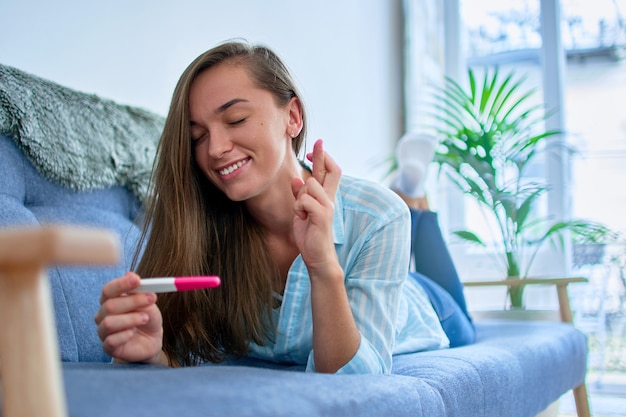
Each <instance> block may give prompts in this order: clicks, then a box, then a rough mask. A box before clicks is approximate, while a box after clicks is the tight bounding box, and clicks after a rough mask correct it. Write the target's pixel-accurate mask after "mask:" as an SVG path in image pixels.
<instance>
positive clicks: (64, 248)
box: [0, 226, 120, 417]
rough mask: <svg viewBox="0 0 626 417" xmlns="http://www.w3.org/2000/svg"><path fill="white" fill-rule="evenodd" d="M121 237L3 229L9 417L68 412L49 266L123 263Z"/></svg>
mask: <svg viewBox="0 0 626 417" xmlns="http://www.w3.org/2000/svg"><path fill="white" fill-rule="evenodd" d="M119 255H120V249H119V243H118V241H117V237H116V236H115V235H113V234H111V233H109V232H108V231H103V230H97V229H86V228H77V227H62V226H58V227H43V228H41V227H37V228H34V227H31V228H15V229H5V230H3V231H0V329H2V330H1V331H2V334H1V337H0V360H1V361H2V362H1V367H0V376H1V377H2V399H3V413H2V415H3V416H5V417H17V416H35V415H46V416H55V417H56V416H65V415H67V409H66V405H65V393H64V391H63V384H62V378H61V370H60V359H59V352H58V341H57V335H56V331H55V323H54V313H53V307H52V303H51V296H50V288H49V283H48V280H47V276H46V268H47V267H48V266H51V265H83V264H89V265H109V264H114V263H116V262H118V260H119Z"/></svg>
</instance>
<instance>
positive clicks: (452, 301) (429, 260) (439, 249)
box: [410, 209, 476, 347]
mask: <svg viewBox="0 0 626 417" xmlns="http://www.w3.org/2000/svg"><path fill="white" fill-rule="evenodd" d="M410 210H411V254H412V257H413V265H414V268H415V271H412V272H411V273H410V275H411V276H412V277H413V278H414V279H415V280H417V281H418V282H419V283H420V284H421V285H422V287H423V288H424V290H425V291H426V292H427V293H428V296H429V298H430V301H431V303H432V305H433V307H434V309H435V312H436V313H437V315H438V317H439V321H440V323H441V327H442V328H443V330H444V331H445V332H446V335H447V336H448V339H450V347H457V346H463V345H467V344H470V343H473V342H474V340H475V338H476V335H475V330H474V325H473V323H472V318H471V316H470V314H469V313H468V311H467V306H466V302H465V294H464V293H463V284H462V283H461V280H460V279H459V275H458V273H457V271H456V268H455V266H454V262H453V260H452V257H451V256H450V252H448V248H447V246H446V243H445V241H444V240H443V236H442V234H441V229H440V228H439V221H438V219H437V213H435V212H432V211H425V210H416V209H410Z"/></svg>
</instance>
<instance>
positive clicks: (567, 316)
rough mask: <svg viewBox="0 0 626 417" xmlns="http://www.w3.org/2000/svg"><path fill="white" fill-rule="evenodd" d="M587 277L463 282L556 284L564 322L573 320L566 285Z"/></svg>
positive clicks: (477, 284) (471, 283)
mask: <svg viewBox="0 0 626 417" xmlns="http://www.w3.org/2000/svg"><path fill="white" fill-rule="evenodd" d="M587 281H588V280H587V278H584V277H569V278H524V279H518V278H507V279H504V280H500V281H468V282H464V283H463V285H464V286H465V287H486V286H500V285H504V286H507V287H515V286H523V285H554V286H556V291H557V296H558V299H559V313H560V315H561V321H563V322H566V323H572V322H573V318H574V317H573V315H572V309H571V306H570V302H569V295H568V294H567V286H568V285H569V284H572V283H580V282H587Z"/></svg>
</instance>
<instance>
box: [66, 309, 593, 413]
mask: <svg viewBox="0 0 626 417" xmlns="http://www.w3.org/2000/svg"><path fill="white" fill-rule="evenodd" d="M476 328H477V335H478V339H477V342H476V343H475V344H472V345H469V346H464V347H460V348H454V349H444V350H439V351H430V352H420V353H414V354H407V355H399V356H396V357H395V358H394V367H393V374H392V375H327V374H316V373H305V372H299V371H297V370H294V369H293V368H285V369H281V368H280V367H279V366H276V365H275V364H269V363H265V362H260V361H257V362H254V361H249V360H243V361H236V362H234V363H233V364H234V365H232V366H228V365H207V366H198V367H190V368H178V369H170V368H165V367H154V366H147V365H131V366H127V365H122V366H120V365H104V364H73V363H71V364H65V365H64V377H65V381H66V387H67V394H68V403H69V404H68V406H69V410H70V414H71V415H73V416H76V417H80V416H89V417H105V416H112V417H113V416H114V417H119V416H125V415H132V416H135V417H138V416H153V415H155V414H158V415H168V416H174V415H185V416H205V417H210V416H226V415H228V416H254V417H264V416H271V417H280V416H302V417H307V416H310V417H313V416H350V415H355V416H356V415H358V416H412V417H421V416H424V417H426V416H428V417H432V416H455V417H464V416H467V417H475V416H483V417H502V416H507V417H530V416H535V415H537V413H539V412H540V411H541V410H543V409H545V408H546V407H547V406H548V405H549V404H550V403H552V402H553V401H554V400H555V399H557V398H559V397H560V395H561V394H563V393H564V392H567V391H568V390H569V389H571V388H573V387H575V386H577V385H579V384H580V383H581V382H582V381H583V378H584V374H585V355H586V350H585V339H584V335H583V334H582V333H580V332H579V331H578V330H576V329H574V328H573V327H572V326H570V325H567V324H562V323H553V322H495V321H494V322H479V323H477V325H476ZM265 366H268V368H264V367H265ZM546 381H549V383H546Z"/></svg>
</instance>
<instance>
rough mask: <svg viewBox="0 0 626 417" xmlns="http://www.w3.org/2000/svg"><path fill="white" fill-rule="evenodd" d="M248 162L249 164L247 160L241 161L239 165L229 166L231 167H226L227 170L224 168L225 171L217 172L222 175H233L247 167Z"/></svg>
mask: <svg viewBox="0 0 626 417" xmlns="http://www.w3.org/2000/svg"><path fill="white" fill-rule="evenodd" d="M246 162H248V160H247V159H246V160H244V161H239V162H237V163H235V164H232V165H231V166H229V167H226V168H224V169H220V170H219V171H217V172H219V173H220V175H228V174H231V173H233V172H234V171H235V170H237V169H238V168H241V167H242V166H243V165H245V164H246Z"/></svg>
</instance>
